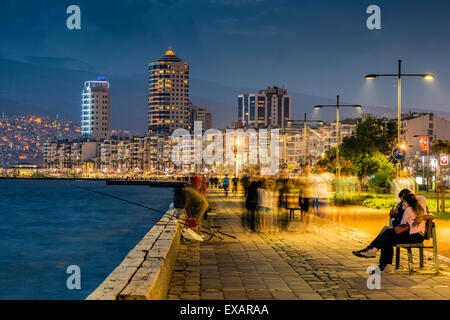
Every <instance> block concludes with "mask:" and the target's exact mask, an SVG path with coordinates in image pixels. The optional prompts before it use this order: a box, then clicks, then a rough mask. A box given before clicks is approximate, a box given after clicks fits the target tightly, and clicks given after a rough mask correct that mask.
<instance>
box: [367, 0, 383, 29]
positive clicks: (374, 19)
mask: <svg viewBox="0 0 450 320" xmlns="http://www.w3.org/2000/svg"><path fill="white" fill-rule="evenodd" d="M366 12H367V14H370V16H369V17H368V18H367V21H366V26H367V29H369V30H380V29H381V9H380V7H379V6H377V5H375V4H373V5H371V6H369V7H367V11H366Z"/></svg>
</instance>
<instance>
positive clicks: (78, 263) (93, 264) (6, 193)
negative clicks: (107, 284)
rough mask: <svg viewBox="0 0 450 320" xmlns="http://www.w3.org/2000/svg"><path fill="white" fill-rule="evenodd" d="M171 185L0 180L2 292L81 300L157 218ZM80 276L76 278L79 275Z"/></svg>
mask: <svg viewBox="0 0 450 320" xmlns="http://www.w3.org/2000/svg"><path fill="white" fill-rule="evenodd" d="M96 192H101V193H105V194H108V195H111V196H114V197H119V198H121V199H124V200H128V201H133V202H136V203H139V204H143V205H145V206H148V207H151V208H154V209H157V210H159V211H164V212H165V211H166V210H167V209H168V208H169V204H170V203H171V202H172V199H173V191H172V190H171V189H167V188H151V187H149V186H111V185H107V184H106V183H105V182H104V181H75V180H73V181H70V180H66V181H61V180H3V179H0V299H26V300H42V299H45V300H61V299H62V300H79V299H85V298H86V297H87V296H88V295H89V294H90V293H91V292H92V291H94V290H95V289H96V288H97V287H98V286H99V285H100V283H102V282H103V280H104V279H105V278H106V277H107V276H108V275H109V274H110V273H111V271H113V270H114V268H115V267H117V266H118V265H119V264H120V263H121V262H122V260H123V259H124V258H125V256H126V255H127V253H128V252H129V251H130V250H131V249H132V248H134V246H135V245H136V244H137V243H138V242H139V241H140V240H141V239H142V237H143V236H144V235H145V234H146V233H147V232H148V231H149V230H150V228H151V227H152V226H153V225H154V224H155V223H156V222H157V221H158V220H159V219H160V218H161V216H162V213H161V212H157V211H152V210H149V209H146V208H143V207H140V206H137V205H134V204H130V203H128V202H126V201H123V200H119V199H115V198H111V197H109V196H106V195H104V194H99V193H96ZM78 280H79V282H77V281H78Z"/></svg>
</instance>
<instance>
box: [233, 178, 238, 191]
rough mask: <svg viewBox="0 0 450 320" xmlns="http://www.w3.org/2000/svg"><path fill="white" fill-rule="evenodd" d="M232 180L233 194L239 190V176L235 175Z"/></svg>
mask: <svg viewBox="0 0 450 320" xmlns="http://www.w3.org/2000/svg"><path fill="white" fill-rule="evenodd" d="M232 181H233V195H236V194H237V192H238V182H239V180H238V178H236V177H234V178H233V180H232Z"/></svg>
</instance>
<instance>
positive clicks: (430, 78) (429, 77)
mask: <svg viewBox="0 0 450 320" xmlns="http://www.w3.org/2000/svg"><path fill="white" fill-rule="evenodd" d="M423 78H424V79H425V80H428V81H430V80H434V76H433V75H432V74H426V75H424V76H423Z"/></svg>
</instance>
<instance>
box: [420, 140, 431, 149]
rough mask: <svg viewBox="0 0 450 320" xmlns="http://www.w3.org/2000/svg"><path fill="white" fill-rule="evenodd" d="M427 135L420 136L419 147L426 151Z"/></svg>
mask: <svg viewBox="0 0 450 320" xmlns="http://www.w3.org/2000/svg"><path fill="white" fill-rule="evenodd" d="M428 139H429V138H428V136H423V137H421V138H420V147H421V148H422V151H428Z"/></svg>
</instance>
